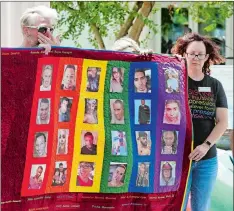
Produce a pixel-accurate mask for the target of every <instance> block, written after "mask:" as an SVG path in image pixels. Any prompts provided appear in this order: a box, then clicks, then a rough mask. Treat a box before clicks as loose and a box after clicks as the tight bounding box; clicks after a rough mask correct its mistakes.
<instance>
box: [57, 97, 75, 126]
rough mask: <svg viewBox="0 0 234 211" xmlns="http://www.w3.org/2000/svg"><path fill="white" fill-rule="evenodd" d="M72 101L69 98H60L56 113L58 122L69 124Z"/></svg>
mask: <svg viewBox="0 0 234 211" xmlns="http://www.w3.org/2000/svg"><path fill="white" fill-rule="evenodd" d="M72 101H73V98H71V97H60V103H59V111H58V120H59V122H70V118H71V108H72Z"/></svg>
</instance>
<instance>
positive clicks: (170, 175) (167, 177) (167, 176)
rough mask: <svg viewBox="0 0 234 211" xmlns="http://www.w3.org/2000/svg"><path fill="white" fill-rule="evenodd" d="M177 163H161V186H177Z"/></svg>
mask: <svg viewBox="0 0 234 211" xmlns="http://www.w3.org/2000/svg"><path fill="white" fill-rule="evenodd" d="M175 170H176V161H161V170H160V186H172V185H175Z"/></svg>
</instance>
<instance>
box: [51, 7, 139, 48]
mask: <svg viewBox="0 0 234 211" xmlns="http://www.w3.org/2000/svg"><path fill="white" fill-rule="evenodd" d="M51 6H52V7H53V8H54V9H56V10H57V12H58V13H59V22H58V26H59V27H61V26H63V27H65V28H66V31H65V32H64V33H63V35H62V37H63V38H65V39H68V38H69V37H72V38H73V40H78V38H79V37H80V35H81V33H82V31H83V30H84V29H85V27H86V26H88V27H89V35H88V37H87V39H88V40H89V41H91V43H92V44H93V45H94V47H97V42H96V39H95V38H94V34H93V31H92V30H91V28H92V26H95V27H96V28H97V29H98V31H99V33H100V36H101V37H107V36H108V33H110V30H109V28H110V27H112V28H113V26H120V25H122V24H123V23H124V21H125V18H126V15H127V14H131V13H130V11H129V5H128V2H51ZM131 15H135V14H131ZM113 29H114V31H113V32H112V33H113V34H117V33H118V30H119V29H118V27H114V28H113ZM77 44H78V43H77Z"/></svg>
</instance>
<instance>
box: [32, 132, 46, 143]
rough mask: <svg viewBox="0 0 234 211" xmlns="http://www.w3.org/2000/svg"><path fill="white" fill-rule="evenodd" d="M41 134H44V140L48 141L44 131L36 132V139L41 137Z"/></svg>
mask: <svg viewBox="0 0 234 211" xmlns="http://www.w3.org/2000/svg"><path fill="white" fill-rule="evenodd" d="M41 136H43V138H44V140H45V142H46V136H45V134H44V133H36V139H35V140H37V139H38V138H39V137H41Z"/></svg>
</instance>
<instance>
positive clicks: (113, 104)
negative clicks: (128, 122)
mask: <svg viewBox="0 0 234 211" xmlns="http://www.w3.org/2000/svg"><path fill="white" fill-rule="evenodd" d="M110 110H111V124H124V123H125V122H124V101H123V100H121V99H110Z"/></svg>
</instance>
